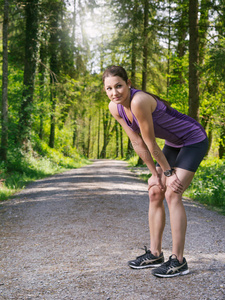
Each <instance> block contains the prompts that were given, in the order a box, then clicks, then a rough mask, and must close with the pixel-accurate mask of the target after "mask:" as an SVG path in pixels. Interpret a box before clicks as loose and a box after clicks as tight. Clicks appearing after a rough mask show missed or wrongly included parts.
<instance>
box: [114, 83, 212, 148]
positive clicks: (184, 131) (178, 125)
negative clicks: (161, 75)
mask: <svg viewBox="0 0 225 300" xmlns="http://www.w3.org/2000/svg"><path fill="white" fill-rule="evenodd" d="M140 91H141V90H137V89H134V88H131V89H130V101H132V99H133V96H134V95H135V94H136V93H137V92H140ZM147 94H148V93H147ZM149 95H151V94H149ZM154 99H155V100H156V102H157V106H156V109H155V110H154V112H153V113H152V119H153V125H154V132H155V137H157V138H160V139H164V140H165V144H166V145H168V146H171V147H175V148H180V147H183V146H188V145H192V144H196V143H199V142H201V141H203V140H204V139H205V138H206V137H207V135H206V132H205V130H204V128H203V127H202V126H201V125H200V124H199V123H198V122H197V121H196V120H194V119H193V118H191V117H189V116H187V115H184V114H182V113H180V112H178V111H177V110H176V109H174V108H172V107H167V106H166V105H165V103H164V102H163V101H160V100H159V99H157V98H156V97H154ZM117 109H118V113H119V115H120V116H121V118H123V119H124V121H125V122H126V123H127V125H128V126H129V127H130V129H131V130H133V131H134V132H137V133H138V134H140V127H139V124H138V121H137V119H136V117H135V115H134V114H133V113H132V111H131V113H132V116H133V122H132V123H131V122H130V120H129V119H128V117H127V115H126V113H125V111H124V107H123V106H122V104H117Z"/></svg>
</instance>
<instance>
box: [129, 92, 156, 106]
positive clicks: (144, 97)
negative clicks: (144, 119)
mask: <svg viewBox="0 0 225 300" xmlns="http://www.w3.org/2000/svg"><path fill="white" fill-rule="evenodd" d="M149 106H151V108H152V111H153V110H155V108H156V106H157V101H156V99H155V98H154V97H153V96H152V95H150V94H148V93H146V92H144V91H138V92H136V93H135V94H134V96H133V99H132V101H131V107H132V109H134V108H143V109H144V108H145V107H149Z"/></svg>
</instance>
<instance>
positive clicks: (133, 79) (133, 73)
mask: <svg viewBox="0 0 225 300" xmlns="http://www.w3.org/2000/svg"><path fill="white" fill-rule="evenodd" d="M137 9H138V3H137V1H136V0H135V1H134V12H133V28H132V30H133V33H132V53H131V83H132V86H134V87H135V86H136V61H137V46H136V45H137V42H136V39H137V35H136V30H137Z"/></svg>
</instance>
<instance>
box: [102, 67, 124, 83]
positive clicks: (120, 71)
mask: <svg viewBox="0 0 225 300" xmlns="http://www.w3.org/2000/svg"><path fill="white" fill-rule="evenodd" d="M110 76H119V77H120V78H122V79H123V80H124V81H125V82H126V83H127V80H128V76H127V72H126V71H125V69H124V68H123V67H120V66H109V67H108V68H107V69H106V70H105V72H104V73H103V75H102V81H103V83H104V82H105V79H106V77H110Z"/></svg>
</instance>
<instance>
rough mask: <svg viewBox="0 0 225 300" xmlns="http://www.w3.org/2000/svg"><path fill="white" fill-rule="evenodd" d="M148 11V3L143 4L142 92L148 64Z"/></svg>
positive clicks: (145, 81) (145, 82)
mask: <svg viewBox="0 0 225 300" xmlns="http://www.w3.org/2000/svg"><path fill="white" fill-rule="evenodd" d="M148 10H149V1H148V0H145V3H144V32H143V40H144V46H143V65H142V90H143V91H146V87H147V63H148V19H149V18H148Z"/></svg>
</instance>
